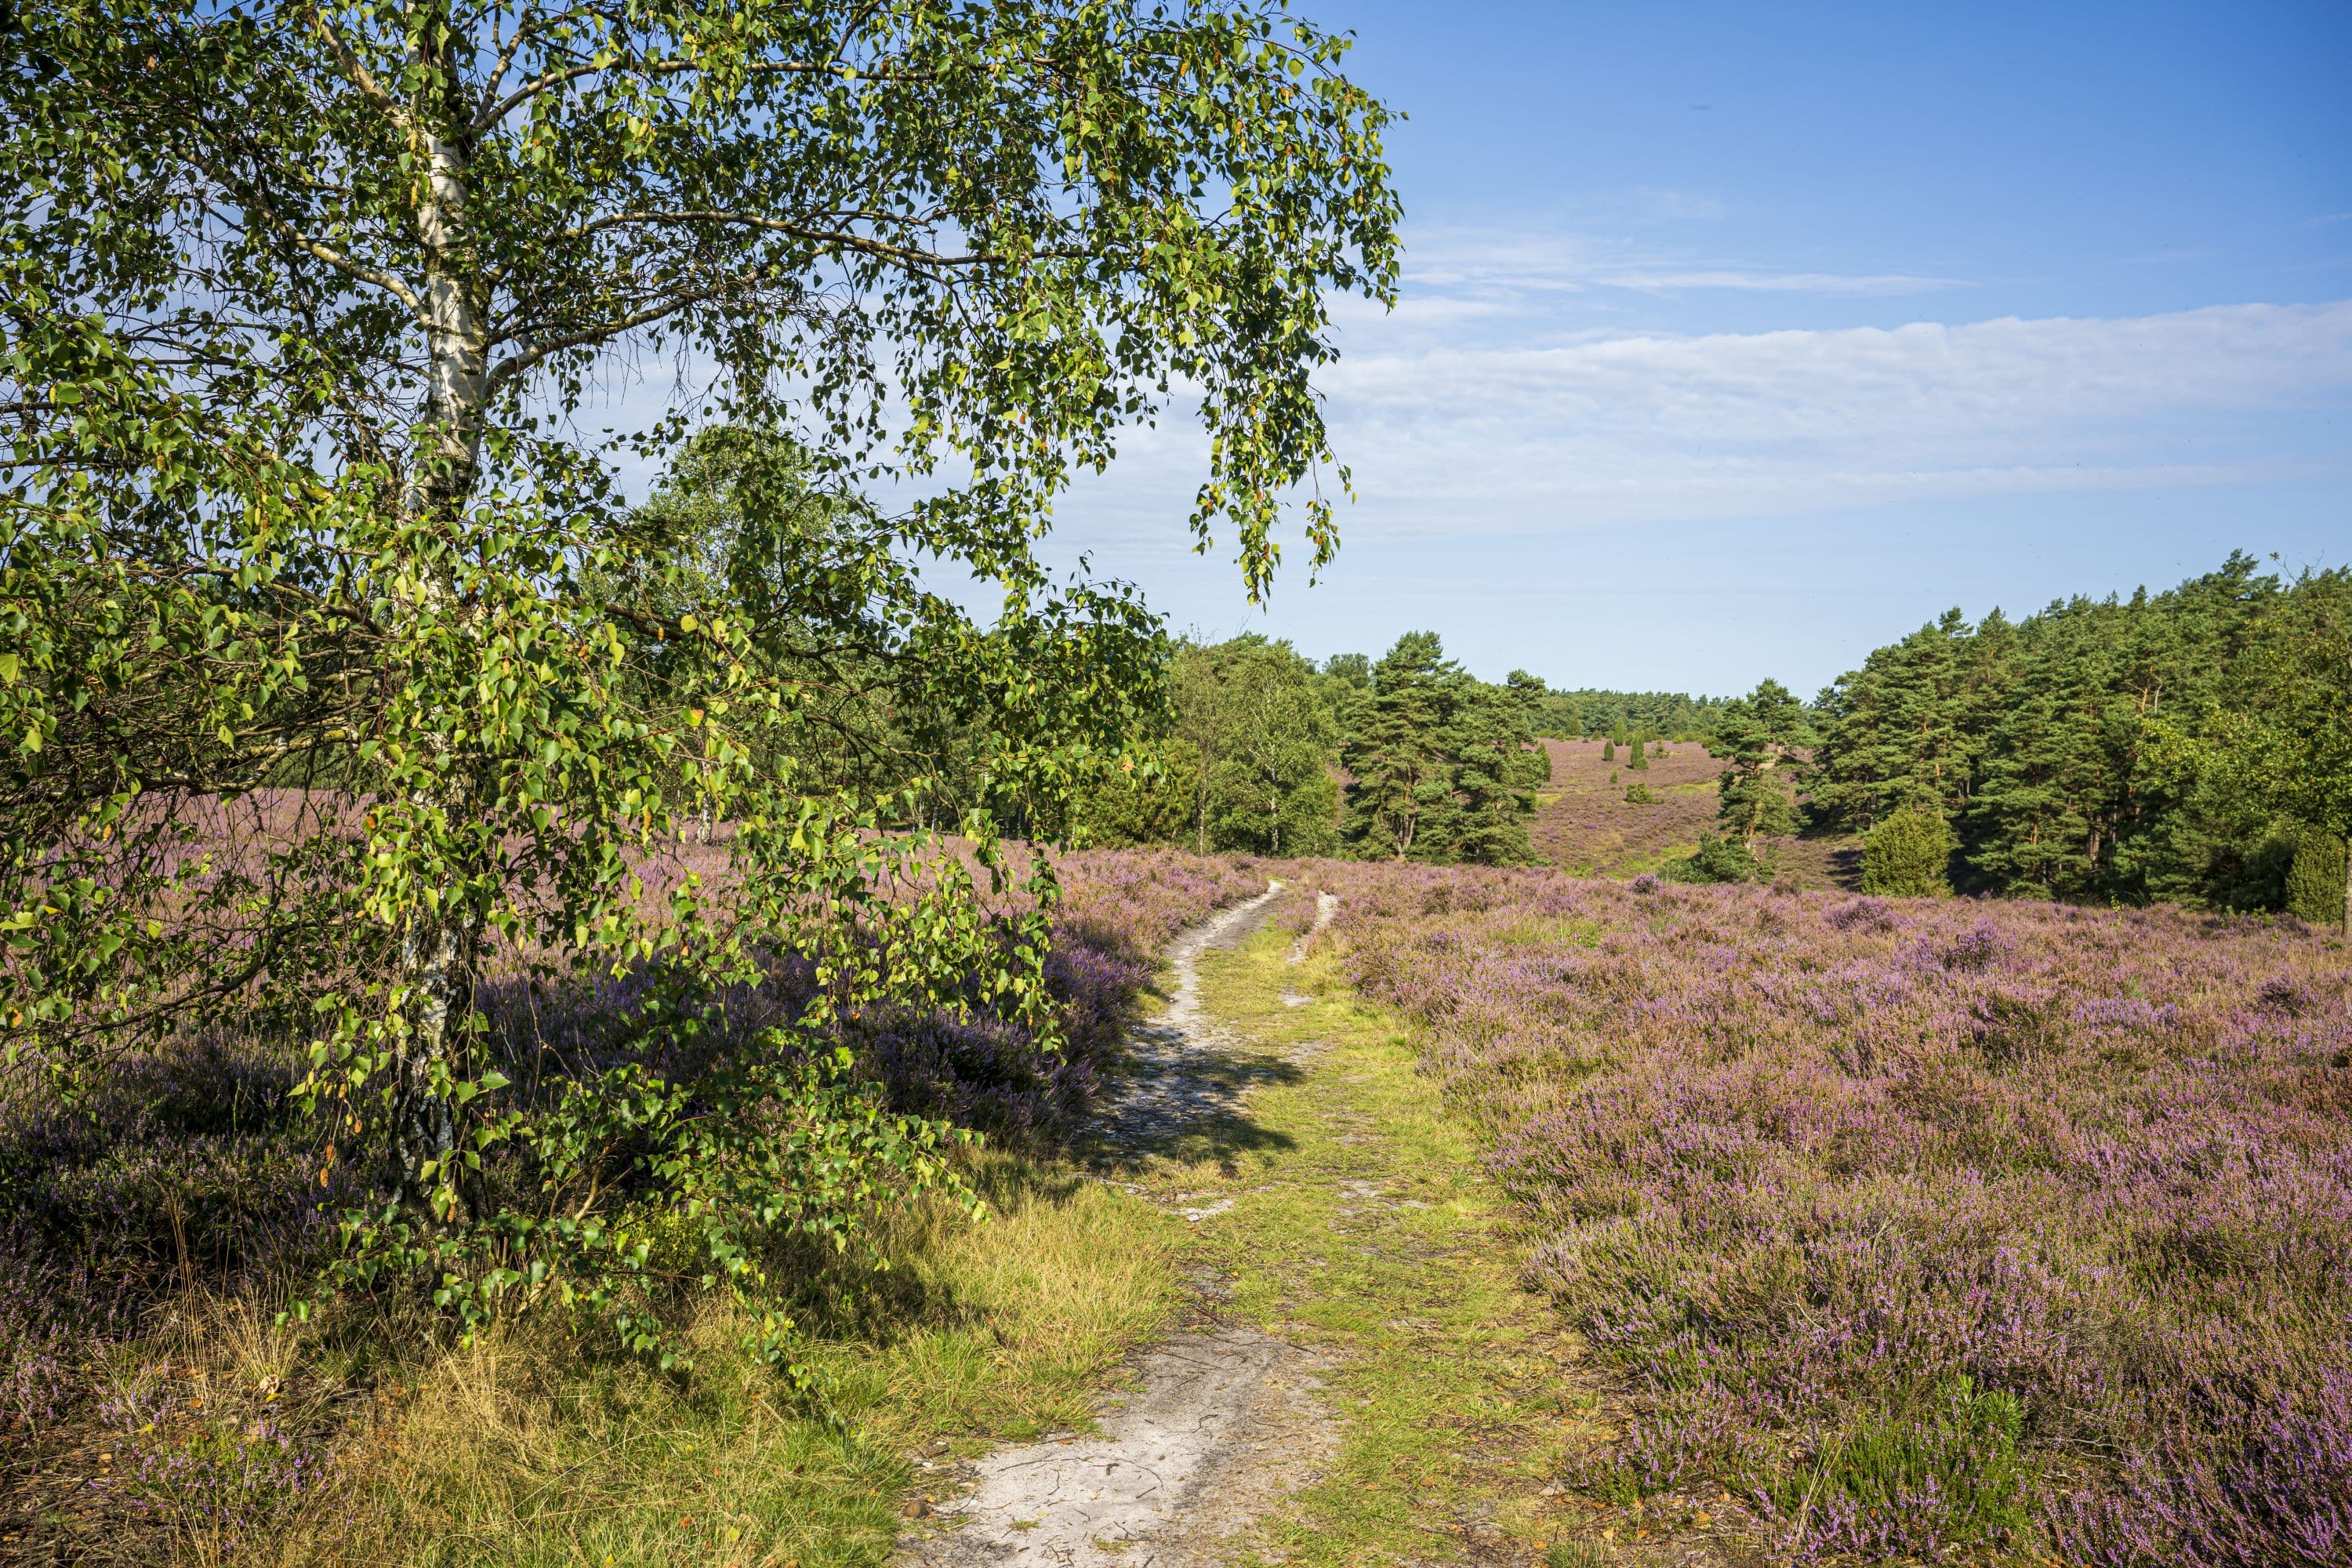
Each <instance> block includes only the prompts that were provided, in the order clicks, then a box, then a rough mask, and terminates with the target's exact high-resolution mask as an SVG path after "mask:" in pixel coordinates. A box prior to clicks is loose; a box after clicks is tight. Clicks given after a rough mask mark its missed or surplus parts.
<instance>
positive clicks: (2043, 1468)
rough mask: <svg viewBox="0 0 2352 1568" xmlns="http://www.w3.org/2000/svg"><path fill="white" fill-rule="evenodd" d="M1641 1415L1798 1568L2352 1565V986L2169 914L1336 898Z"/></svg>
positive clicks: (2318, 945)
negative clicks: (2056, 1562) (1855, 1561)
mask: <svg viewBox="0 0 2352 1568" xmlns="http://www.w3.org/2000/svg"><path fill="white" fill-rule="evenodd" d="M1317 873H1318V877H1319V879H1320V880H1321V881H1322V882H1323V884H1324V885H1325V886H1328V887H1330V888H1332V889H1335V890H1337V891H1339V893H1340V894H1341V895H1342V898H1343V904H1342V912H1341V915H1340V918H1339V921H1338V922H1337V924H1336V926H1335V927H1334V928H1333V930H1332V931H1331V933H1330V937H1329V938H1328V940H1334V941H1337V942H1340V943H1342V944H1343V950H1344V953H1345V963H1346V965H1347V968H1348V971H1349V973H1350V974H1351V976H1352V978H1353V979H1354V980H1355V982H1356V983H1357V984H1359V985H1360V987H1361V988H1362V989H1363V990H1365V991H1366V992H1367V993H1369V994H1370V995H1372V996H1374V997H1376V998H1378V999H1380V1000H1381V1001H1384V1002H1387V1003H1389V1004H1391V1005H1395V1006H1397V1007H1399V1008H1401V1009H1402V1010H1403V1011H1404V1012H1405V1013H1407V1014H1408V1015H1409V1016H1412V1018H1414V1019H1415V1020H1417V1021H1418V1022H1419V1023H1420V1024H1421V1025H1422V1026H1423V1029H1424V1032H1425V1037H1426V1042H1427V1047H1426V1048H1427V1061H1428V1063H1429V1065H1430V1067H1431V1068H1432V1069H1433V1071H1435V1072H1437V1073H1439V1074H1441V1075H1442V1076H1443V1077H1444V1079H1445V1080H1446V1082H1447V1083H1448V1085H1449V1088H1450V1089H1451V1091H1452V1094H1453V1096H1454V1100H1455V1101H1456V1103H1458V1104H1459V1105H1460V1106H1461V1107H1463V1108H1464V1109H1465V1110H1466V1111H1467V1112H1468V1113H1469V1114H1471V1115H1472V1116H1474V1117H1475V1119H1476V1120H1477V1121H1478V1122H1479V1123H1480V1124H1481V1125H1482V1126H1483V1128H1484V1130H1485V1131H1486V1133H1487V1134H1488V1136H1489V1138H1490V1140H1491V1150H1492V1152H1491V1156H1490V1158H1491V1161H1492V1165H1493V1170H1494V1173H1496V1176H1497V1177H1498V1178H1499V1180H1500V1181H1501V1183H1502V1184H1503V1185H1504V1186H1505V1187H1506V1188H1507V1191H1508V1192H1509V1194H1511V1196H1512V1197H1513V1198H1514V1199H1516V1200H1517V1203H1518V1205H1520V1206H1521V1208H1522V1209H1523V1211H1524V1212H1525V1213H1526V1215H1528V1218H1529V1219H1530V1220H1531V1222H1532V1223H1533V1226H1534V1230H1535V1234H1536V1235H1537V1237H1538V1247H1537V1248H1536V1251H1535V1254H1534V1258H1533V1262H1532V1265H1531V1269H1532V1275H1533V1278H1534V1279H1535V1281H1536V1282H1538V1284H1539V1285H1540V1286H1541V1287H1542V1288H1544V1289H1547V1290H1549V1292H1550V1294H1551V1295H1552V1297H1553V1298H1554V1300H1556V1301H1557V1302H1558V1303H1559V1307H1560V1309H1561V1310H1563V1311H1564V1312H1565V1313H1566V1314H1567V1316H1568V1318H1569V1319H1570V1321H1571V1322H1572V1323H1573V1324H1574V1326H1575V1327H1576V1328H1577V1329H1578V1330H1579V1331H1580V1332H1581V1333H1582V1334H1583V1336H1584V1338H1585V1340H1586V1342H1588V1344H1589V1345H1590V1346H1591V1352H1592V1354H1593V1355H1594V1356H1596V1357H1597V1358H1599V1359H1600V1360H1601V1362H1602V1363H1605V1364H1607V1365H1609V1366H1611V1367H1613V1368H1614V1369H1616V1371H1617V1372H1618V1373H1620V1374H1622V1378H1623V1380H1624V1386H1625V1388H1626V1389H1627V1391H1628V1395H1629V1405H1630V1418H1629V1419H1628V1420H1627V1421H1626V1422H1625V1423H1624V1426H1623V1431H1622V1438H1621V1439H1620V1440H1619V1441H1618V1442H1617V1443H1616V1444H1615V1445H1614V1446H1613V1447H1612V1448H1611V1450H1610V1451H1609V1452H1608V1453H1607V1454H1606V1455H1605V1456H1604V1457H1603V1458H1602V1459H1601V1461H1600V1462H1598V1463H1597V1464H1596V1465H1595V1466H1594V1467H1593V1469H1592V1472H1591V1475H1590V1476H1588V1477H1587V1478H1586V1479H1587V1480H1588V1481H1590V1482H1591V1483H1592V1484H1595V1485H1599V1486H1601V1487H1603V1488H1606V1489H1615V1490H1618V1491H1620V1492H1621V1493H1622V1492H1650V1491H1656V1490H1664V1489H1669V1488H1688V1487H1690V1486H1693V1485H1696V1484H1701V1483H1706V1482H1713V1483H1716V1484H1719V1485H1721V1486H1724V1487H1726V1488H1727V1489H1730V1490H1732V1491H1733V1492H1734V1493H1735V1494H1736V1495H1737V1496H1738V1498H1740V1499H1741V1500H1743V1502H1744V1505H1745V1507H1746V1508H1747V1510H1748V1511H1749V1513H1750V1514H1751V1515H1752V1516H1753V1518H1754V1519H1755V1521H1757V1522H1758V1523H1759V1525H1760V1526H1761V1528H1762V1529H1763V1530H1764V1531H1765V1532H1766V1534H1767V1536H1768V1537H1769V1539H1770V1540H1772V1541H1773V1542H1776V1543H1777V1546H1778V1548H1779V1550H1780V1552H1782V1553H1783V1554H1784V1555H1786V1556H1788V1557H1790V1558H1792V1559H1796V1560H1799V1561H1808V1560H1813V1559H1819V1558H1823V1557H1834V1556H1839V1555H1846V1554H1852V1555H1858V1556H1862V1557H1864V1558H1868V1559H1876V1558H1879V1557H1883V1556H1885V1555H1889V1554H1906V1553H1907V1554H1916V1555H1919V1556H1929V1555H1933V1554H1937V1553H1939V1552H1948V1551H1951V1550H1959V1549H1965V1548H1968V1547H1971V1546H1973V1547H1977V1548H1979V1549H1981V1548H1986V1547H1990V1548H1992V1549H1995V1550H1999V1549H2001V1548H2004V1547H2007V1548H2012V1549H2035V1550H2053V1551H2055V1552H2060V1553H2063V1556H2064V1557H2065V1558H2066V1559H2068V1560H2069V1561H2082V1562H2089V1563H2107V1564H2115V1565H2117V1568H2122V1565H2126V1564H2158V1563H2164V1564H2181V1565H2183V1568H2186V1565H2189V1564H2216V1563H2224V1564H2246V1565H2249V1568H2251V1565H2253V1564H2286V1563H2343V1562H2346V1561H2352V1403H2347V1402H2348V1401H2352V1136H2347V1127H2348V1126H2352V1008H2348V1007H2347V997H2348V996H2352V961H2347V952H2346V950H2345V949H2344V947H2343V946H2342V945H2341V944H2340V943H2337V942H2333V941H2328V940H2323V939H2322V938H2320V937H2318V936H2316V935H2315V934H2313V933H2311V932H2308V931H2305V930H2304V929H2302V928H2301V927H2299V926H2297V925H2295V924H2294V923H2293V922H2284V923H2269V922H2261V921H2230V920H2223V919H2216V918H2209V917H2200V916H2191V915H2187V914H2182V913H2179V912H2175V911H2171V910H2131V911H2093V910H2081V909H2072V908H2063V907H2054V906H2050V905H2037V904H2024V903H2008V904H1986V903H1978V902H1969V901H1941V902H1937V901H1928V900H1869V899H1865V900H1856V899H1852V898H1848V897H1844V896H1843V895H1827V896H1824V895H1801V896H1792V895H1788V894H1774V893H1769V892H1766V891H1764V890H1762V889H1750V888H1742V889H1733V888H1679V887H1666V886H1661V885H1658V884H1656V883H1654V882H1653V881H1651V880H1650V879H1643V882H1642V883H1641V884H1640V885H1638V886H1636V887H1627V886H1622V885H1619V884H1616V883H1611V882H1601V881H1588V880H1579V879H1573V878H1570V877H1567V876H1562V875H1558V874H1553V873H1547V872H1534V871H1525V872H1512V871H1473V870H1460V869H1455V870H1431V869H1426V868H1409V867H1381V868H1370V867H1360V866H1339V865H1329V866H1323V867H1318V868H1317Z"/></svg>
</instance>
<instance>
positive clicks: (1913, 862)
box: [1862, 804, 1958, 899]
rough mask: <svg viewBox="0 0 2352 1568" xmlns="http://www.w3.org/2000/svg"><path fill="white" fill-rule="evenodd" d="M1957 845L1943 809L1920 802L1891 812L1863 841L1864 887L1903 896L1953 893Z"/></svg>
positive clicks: (1865, 889)
mask: <svg viewBox="0 0 2352 1568" xmlns="http://www.w3.org/2000/svg"><path fill="white" fill-rule="evenodd" d="M1956 847H1958V846H1957V844H1956V843H1955V841H1954V840H1953V837H1952V829H1951V825H1950V824H1948V823H1947V822H1946V821H1945V820H1944V814H1943V812H1942V810H1941V809H1940V808H1938V807H1937V806H1935V805H1927V804H1915V805H1906V806H1904V807H1903V808H1901V809H1900V810H1897V811H1894V812H1890V813H1888V814H1887V816H1885V817H1884V818H1883V819H1881V821H1880V822H1879V824H1878V826H1875V827H1874V828H1872V829H1871V830H1870V835H1869V837H1866V838H1864V840H1863V845H1862V890H1863V891H1864V892H1865V893H1876V894H1880V895H1883V896H1886V897H1890V898H1904V899H1927V898H1934V897H1937V896H1938V895H1940V894H1944V893H1948V892H1950V891H1951V890H1952V888H1951V881H1950V879H1949V876H1948V869H1949V868H1950V865H1951V859H1952V851H1953V849H1955V848H1956Z"/></svg>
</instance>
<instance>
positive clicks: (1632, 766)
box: [1625, 735, 1650, 773]
mask: <svg viewBox="0 0 2352 1568" xmlns="http://www.w3.org/2000/svg"><path fill="white" fill-rule="evenodd" d="M1625 766H1626V769H1627V771H1629V772H1632V773H1647V772H1649V771H1650V756H1649V753H1648V752H1646V751H1645V750H1643V744H1642V737H1640V736H1639V735H1636V736H1634V737H1633V756H1632V758H1630V759H1629V760H1628V761H1627V762H1626V763H1625Z"/></svg>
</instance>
